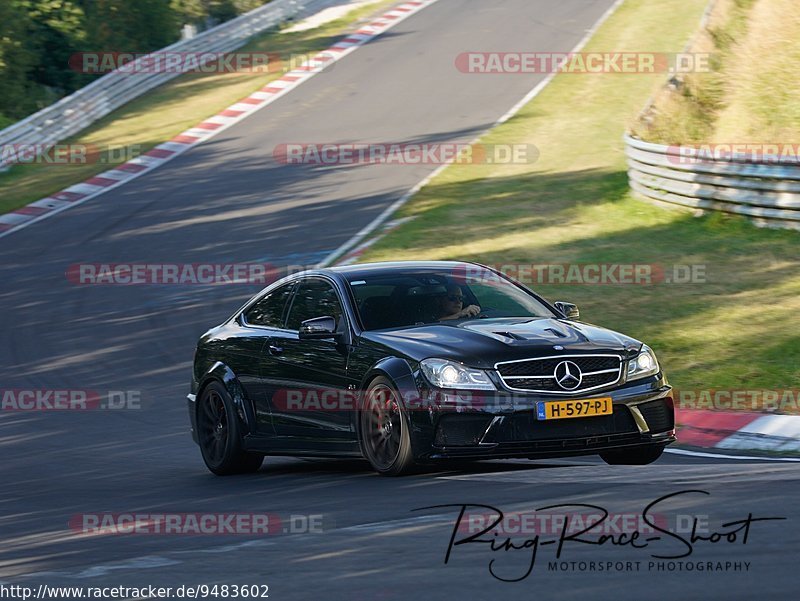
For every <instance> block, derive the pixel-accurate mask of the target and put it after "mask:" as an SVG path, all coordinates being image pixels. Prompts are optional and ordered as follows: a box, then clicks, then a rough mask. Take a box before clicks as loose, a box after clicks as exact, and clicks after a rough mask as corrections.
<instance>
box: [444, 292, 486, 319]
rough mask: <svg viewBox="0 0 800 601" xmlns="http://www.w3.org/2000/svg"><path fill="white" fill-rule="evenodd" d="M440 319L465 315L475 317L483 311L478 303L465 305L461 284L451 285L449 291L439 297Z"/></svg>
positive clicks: (457, 317) (458, 317)
mask: <svg viewBox="0 0 800 601" xmlns="http://www.w3.org/2000/svg"><path fill="white" fill-rule="evenodd" d="M437 302H438V310H439V311H438V317H437V318H436V319H437V320H439V321H445V320H448V319H461V318H463V317H475V316H476V315H478V313H480V312H481V308H480V307H479V306H478V305H468V306H466V307H464V293H463V292H462V290H461V287H460V286H456V285H451V286H448V287H447V292H446V293H445V294H443V295H441V296H440V297H438V298H437Z"/></svg>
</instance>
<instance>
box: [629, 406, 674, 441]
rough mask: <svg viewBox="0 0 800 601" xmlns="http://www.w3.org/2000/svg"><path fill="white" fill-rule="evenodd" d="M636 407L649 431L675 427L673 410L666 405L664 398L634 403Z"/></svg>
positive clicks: (664, 430) (662, 430)
mask: <svg viewBox="0 0 800 601" xmlns="http://www.w3.org/2000/svg"><path fill="white" fill-rule="evenodd" d="M636 408H637V409H638V410H639V411H641V413H642V417H643V418H644V421H645V422H647V427H648V428H649V429H650V432H653V433H656V432H666V431H667V430H672V429H673V428H674V427H675V412H674V411H673V409H672V407H669V406H668V405H667V403H666V402H665V401H664V399H657V400H655V401H650V402H649V403H642V404H641V405H636Z"/></svg>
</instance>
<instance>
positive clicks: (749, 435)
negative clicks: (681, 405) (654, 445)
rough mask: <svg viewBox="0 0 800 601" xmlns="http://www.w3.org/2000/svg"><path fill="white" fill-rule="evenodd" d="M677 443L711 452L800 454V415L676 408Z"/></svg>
mask: <svg viewBox="0 0 800 601" xmlns="http://www.w3.org/2000/svg"><path fill="white" fill-rule="evenodd" d="M675 421H676V424H677V428H678V443H680V444H684V445H689V446H693V447H704V448H708V449H725V450H741V451H772V452H779V453H785V452H789V453H797V452H800V415H775V414H764V413H736V412H725V411H703V410H700V409H677V410H676V413H675Z"/></svg>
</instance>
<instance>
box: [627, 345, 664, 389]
mask: <svg viewBox="0 0 800 601" xmlns="http://www.w3.org/2000/svg"><path fill="white" fill-rule="evenodd" d="M658 372H659V367H658V360H657V359H656V354H655V353H654V352H653V349H651V348H650V347H649V346H647V345H646V344H645V345H644V346H643V347H642V350H641V351H639V354H638V355H637V356H636V358H635V359H631V360H630V361H628V380H629V381H630V380H638V379H639V378H645V377H647V376H652V375H655V374H657V373H658Z"/></svg>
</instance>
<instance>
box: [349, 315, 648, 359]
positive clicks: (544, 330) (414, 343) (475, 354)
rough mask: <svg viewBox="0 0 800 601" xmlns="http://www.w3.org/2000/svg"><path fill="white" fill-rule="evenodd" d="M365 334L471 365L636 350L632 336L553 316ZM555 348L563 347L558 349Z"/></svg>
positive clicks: (418, 354)
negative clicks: (572, 353) (558, 354)
mask: <svg viewBox="0 0 800 601" xmlns="http://www.w3.org/2000/svg"><path fill="white" fill-rule="evenodd" d="M363 336H364V338H366V339H368V340H371V341H373V342H376V343H379V344H383V345H385V346H388V347H390V348H391V349H394V350H396V351H400V352H402V353H403V354H405V355H407V356H409V357H411V358H413V359H415V360H417V361H420V360H422V359H426V358H428V357H441V358H443V359H451V360H454V361H461V362H463V363H466V364H467V365H470V366H472V367H484V368H488V367H492V366H494V364H495V363H497V362H498V361H509V360H514V359H522V358H526V357H538V356H547V355H552V354H553V353H554V352H556V353H562V352H563V353H565V354H566V353H569V352H576V353H587V352H600V351H605V352H618V353H621V354H623V355H626V354H628V353H634V352H637V351H638V350H639V349H640V348H641V346H642V343H641V342H639V341H638V340H635V339H634V338H631V337H629V336H625V335H624V334H620V333H619V332H614V331H613V330H608V329H606V328H601V327H598V326H593V325H591V324H587V323H579V322H575V321H569V320H566V319H552V318H544V317H542V318H529V317H526V318H501V319H475V320H465V321H459V322H453V323H436V324H429V325H424V326H415V327H409V328H402V329H393V330H380V331H373V332H365V333H364V335H363ZM556 347H562V348H561V349H558V348H556Z"/></svg>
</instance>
